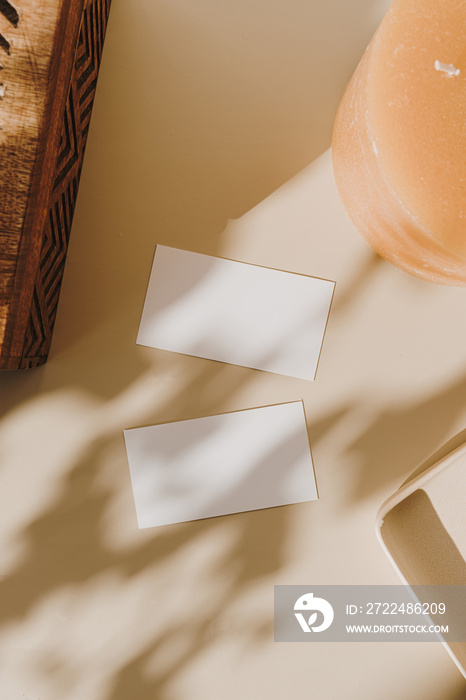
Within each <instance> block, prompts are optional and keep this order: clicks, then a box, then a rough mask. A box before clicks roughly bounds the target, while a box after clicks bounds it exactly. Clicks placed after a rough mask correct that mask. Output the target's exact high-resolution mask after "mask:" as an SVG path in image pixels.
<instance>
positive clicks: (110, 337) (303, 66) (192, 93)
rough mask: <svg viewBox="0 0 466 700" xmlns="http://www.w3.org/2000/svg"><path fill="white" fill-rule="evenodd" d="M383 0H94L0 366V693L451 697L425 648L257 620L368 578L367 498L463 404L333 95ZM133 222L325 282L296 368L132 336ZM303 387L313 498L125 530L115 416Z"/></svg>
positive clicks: (458, 350) (427, 295) (460, 333)
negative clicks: (337, 136) (375, 220)
mask: <svg viewBox="0 0 466 700" xmlns="http://www.w3.org/2000/svg"><path fill="white" fill-rule="evenodd" d="M387 4H388V3H387V2H386V1H384V2H382V1H380V2H371V1H370V0H353V2H347V0H327V1H326V2H321V3H318V2H316V1H315V0H287V1H286V2H285V1H284V0H272V1H271V0H267V1H266V0H239V1H237V2H227V1H226V0H216V1H214V0H198V2H193V1H192V0H170V2H169V1H168V0H165V1H162V0H136V1H134V2H122V1H121V0H114V3H113V7H112V10H111V16H110V23H109V28H108V36H107V43H106V47H105V51H104V56H103V63H102V69H101V74H100V79H99V85H98V90H97V98H96V103H95V111H94V115H93V119H92V125H91V131H90V137H89V142H88V151H87V155H86V160H85V165H84V170H83V175H82V181H81V188H80V193H79V197H78V203H77V209H76V215H75V221H74V226H73V232H72V237H71V245H70V250H69V256H68V261H67V267H66V272H65V279H64V285H63V291H62V296H61V301H60V305H59V311H58V319H57V323H56V329H55V335H54V340H53V344H52V350H51V353H50V359H49V362H48V363H47V364H46V365H45V366H44V367H42V368H40V369H38V370H34V371H30V372H29V373H26V374H24V373H23V374H16V373H12V374H2V375H1V376H0V407H1V422H0V469H1V472H0V473H1V492H2V507H1V509H0V537H1V552H2V556H1V564H0V566H1V572H0V577H1V581H0V591H1V608H0V610H1V617H2V621H1V622H2V626H1V628H0V689H1V692H0V697H1V698H2V699H3V698H4V699H5V700H20V699H23V698H26V699H27V700H237V699H239V698H241V699H243V698H244V699H245V700H249V699H251V700H257V699H262V698H264V699H267V700H278V699H280V700H281V699H282V698H292V699H293V700H304V699H307V698H313V699H314V698H316V699H317V700H334V699H338V700H341V698H344V699H345V700H374V699H376V700H394V699H395V698H396V700H460V699H461V698H464V697H466V684H465V682H464V680H463V679H462V677H461V675H460V673H459V671H458V670H457V669H456V667H455V666H454V664H453V663H452V661H451V660H450V658H449V657H448V655H447V653H446V651H445V650H444V649H443V648H442V647H441V645H439V644H414V643H405V644H402V643H396V644H393V643H390V644H389V643H386V644H377V643H372V644H369V643H367V644H366V643H363V644H344V643H341V644H323V643H320V644H319V643H314V644H277V643H274V642H273V609H272V605H273V586H274V584H304V585H311V584H317V583H319V584H344V583H351V584H386V583H393V584H395V583H397V582H398V579H397V577H396V574H395V573H394V571H393V570H392V568H391V565H390V563H389V562H388V560H387V559H386V557H385V555H384V553H383V552H382V550H381V549H380V547H379V545H378V543H377V541H376V538H375V534H374V522H375V515H376V512H377V510H378V507H379V505H380V504H381V503H382V501H383V500H384V499H385V498H386V497H387V496H389V495H390V494H391V493H392V492H393V491H394V490H395V489H396V488H397V487H398V485H399V484H400V483H401V482H402V481H403V480H404V479H405V478H406V477H407V476H408V475H409V474H410V473H411V472H412V471H413V470H414V469H416V468H417V467H418V466H419V465H420V464H421V463H422V462H424V461H425V460H427V459H428V458H429V457H430V456H431V455H432V454H433V453H434V452H436V451H437V450H439V449H440V448H441V447H442V445H444V444H445V443H446V442H448V441H451V445H455V444H459V443H460V442H461V441H462V439H464V434H463V435H462V434H461V433H462V431H464V430H465V428H466V401H465V392H466V354H465V340H466V331H465V318H466V290H461V289H454V288H446V287H438V286H434V285H429V284H428V283H425V282H422V281H419V280H417V279H414V278H411V277H409V276H407V275H405V274H404V273H402V272H400V271H398V270H397V269H395V268H394V267H392V266H390V265H389V264H388V263H386V262H384V261H382V260H380V259H379V258H378V257H377V256H376V255H375V254H374V253H373V252H372V251H371V250H370V249H369V248H368V247H367V246H366V244H365V243H364V242H363V241H362V239H360V237H359V236H358V234H357V233H356V232H355V231H354V229H353V227H352V226H351V224H350V222H349V220H348V219H347V217H346V214H345V213H344V211H343V209H342V207H341V205H340V202H339V200H338V197H337V194H336V191H335V187H334V183H333V179H332V170H331V162H330V152H329V150H328V149H329V145H330V133H331V126H332V121H333V117H334V114H335V110H336V107H337V104H338V101H339V97H340V96H341V93H342V90H343V88H344V85H345V84H346V81H347V80H348V78H349V77H350V75H351V73H352V71H353V69H354V67H355V65H356V64H357V61H358V59H359V57H360V55H361V54H362V52H363V49H364V47H365V45H366V43H367V42H368V40H369V39H370V37H371V35H372V33H373V30H374V28H375V27H376V26H377V24H378V22H379V21H380V18H381V17H382V15H383V13H384V11H385V9H386V7H387ZM157 243H162V244H164V245H171V246H175V247H179V248H184V249H188V250H193V251H197V252H202V253H208V254H213V255H216V254H218V255H221V256H224V257H228V258H232V259H236V260H243V261H247V262H252V263H258V264H261V265H266V266H271V267H277V268H280V269H285V270H291V271H295V272H301V273H304V274H309V275H315V276H318V277H324V278H328V279H332V280H335V281H336V291H335V297H334V302H333V306H332V310H331V315H330V319H329V324H328V329H327V333H326V337H325V340H324V346H323V352H322V356H321V361H320V365H319V368H318V372H317V377H316V381H315V382H307V381H300V380H297V379H290V378H287V377H282V376H278V375H273V374H268V373H265V372H259V371H254V370H250V369H244V368H241V367H235V366H228V365H223V364H221V363H216V362H211V361H207V360H202V359H196V358H191V357H185V356H181V355H176V354H171V353H169V352H162V351H157V350H152V349H150V348H144V347H139V346H136V344H135V338H136V333H137V328H138V324H139V318H140V314H141V310H142V304H143V300H144V295H145V290H146V285H147V281H148V276H149V271H150V267H151V262H152V256H153V253H154V248H155V245H156V244H157ZM301 398H302V399H303V400H304V403H305V409H306V414H307V419H308V426H309V437H310V441H311V445H312V453H313V458H314V462H315V470H316V475H317V480H318V486H319V491H320V500H319V501H318V502H313V503H305V504H300V505H293V506H286V507H282V508H275V509H269V510H265V511H257V512H251V513H243V514H238V515H231V516H226V517H221V518H213V519H210V520H204V521H198V522H194V523H187V524H180V525H176V526H167V527H163V528H152V529H147V530H142V531H139V530H138V529H137V523H136V514H135V509H134V503H133V498H132V492H131V484H130V477H129V470H128V464H127V460H126V454H125V449H124V443H123V434H122V431H123V429H124V428H129V427H135V426H138V425H146V424H150V423H155V422H163V421H170V420H177V419H183V418H191V417H197V416H203V415H208V414H213V413H216V412H223V411H229V410H235V409H241V408H248V407H253V406H259V405H264V404H270V403H277V402H281V401H293V400H296V399H301Z"/></svg>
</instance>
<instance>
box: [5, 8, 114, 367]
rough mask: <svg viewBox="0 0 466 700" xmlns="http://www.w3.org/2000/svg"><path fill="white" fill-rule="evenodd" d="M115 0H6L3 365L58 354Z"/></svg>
mask: <svg viewBox="0 0 466 700" xmlns="http://www.w3.org/2000/svg"><path fill="white" fill-rule="evenodd" d="M109 9H110V0H17V2H15V0H11V2H10V0H0V65H1V68H0V127H1V128H0V153H1V158H0V369H28V368H31V367H36V366H38V365H41V364H43V363H44V362H45V361H46V359H47V355H48V351H49V348H50V341H51V337H52V331H53V326H54V322H55V316H56V311H57V304H58V297H59V293H60V286H61V280H62V275H63V269H64V264H65V257H66V252H67V248H68V240H69V235H70V230H71V223H72V219H73V212H74V206H75V202H76V196H77V192H78V185H79V177H80V173H81V167H82V161H83V157H84V150H85V146H86V140H87V134H88V129H89V120H90V116H91V110H92V104H93V99H94V94H95V87H96V82H97V75H98V70H99V65H100V58H101V55H102V48H103V42H104V37H105V30H106V25H107V19H108V12H109Z"/></svg>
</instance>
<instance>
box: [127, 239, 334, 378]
mask: <svg viewBox="0 0 466 700" xmlns="http://www.w3.org/2000/svg"><path fill="white" fill-rule="evenodd" d="M334 286H335V284H334V282H331V281H329V280H323V279H318V278H315V277H307V276H305V275H299V274H294V273H290V272H282V271H280V270H273V269H270V268H266V267H260V266H258V265H250V264H246V263H239V262H234V261H232V260H225V259H222V258H216V257H212V256H209V255H202V254H200V253H191V252H188V251H184V250H178V249H175V248H168V247H166V246H161V245H158V246H157V249H156V253H155V257H154V263H153V266H152V272H151V276H150V280H149V286H148V289H147V294H146V300H145V303H144V309H143V314H142V319H141V323H140V327H139V333H138V338H137V342H138V343H139V344H140V345H149V346H151V347H155V348H160V349H162V350H171V351H173V352H179V353H183V354H187V355H195V356H197V357H205V358H208V359H211V360H219V361H221V362H227V363H230V364H236V365H243V366H245V367H252V368H254V369H262V370H266V371H269V372H276V373H278V374H285V375H288V376H292V377H299V378H301V379H314V377H315V373H316V369H317V363H318V360H319V355H320V350H321V346H322V341H323V337H324V332H325V327H326V324H327V319H328V314H329V310H330V304H331V300H332V296H333V291H334Z"/></svg>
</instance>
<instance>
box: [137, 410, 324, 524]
mask: <svg viewBox="0 0 466 700" xmlns="http://www.w3.org/2000/svg"><path fill="white" fill-rule="evenodd" d="M124 436H125V443H126V451H127V455H128V462H129V468H130V473H131V482H132V486H133V494H134V500H135V504H136V513H137V518H138V523H139V527H140V528H146V527H153V526H156V525H168V524H170V523H177V522H184V521H187V520H197V519H199V518H209V517H212V516H215V515H226V514H227V513H237V512H242V511H247V510H256V509H259V508H270V507H272V506H280V505H285V504H288V503H300V502H302V501H310V500H314V499H316V498H317V489H316V483H315V478H314V470H313V466H312V458H311V451H310V447H309V440H308V435H307V427H306V420H305V416H304V408H303V404H302V402H301V401H296V402H292V403H286V404H279V405H276V406H266V407H264V408H253V409H247V410H244V411H236V412H234V413H224V414H222V415H217V416H210V417H206V418H196V419H193V420H184V421H178V422H174V423H163V424H161V425H153V426H149V427H145V428H133V429H130V430H125V431H124Z"/></svg>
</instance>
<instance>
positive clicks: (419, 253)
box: [332, 0, 466, 285]
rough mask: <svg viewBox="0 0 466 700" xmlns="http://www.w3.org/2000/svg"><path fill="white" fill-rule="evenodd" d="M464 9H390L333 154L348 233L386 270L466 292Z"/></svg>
mask: <svg viewBox="0 0 466 700" xmlns="http://www.w3.org/2000/svg"><path fill="white" fill-rule="evenodd" d="M465 36H466V2H460V3H451V2H447V1H445V0H443V1H442V0H440V1H439V0H435V1H434V0H426V1H423V2H419V1H417V0H395V2H394V3H393V4H392V6H391V7H390V9H389V11H388V13H387V14H386V16H385V18H384V20H383V21H382V23H381V25H380V27H379V29H378V30H377V32H376V34H375V36H374V38H373V39H372V41H371V43H370V44H369V46H368V48H367V50H366V52H365V54H364V56H363V58H362V60H361V62H360V64H359V66H358V68H357V70H356V72H355V74H354V76H353V78H352V79H351V81H350V84H349V85H348V88H347V90H346V92H345V95H344V96H343V99H342V102H341V105H340V108H339V110H338V114H337V118H336V121H335V127H334V133H333V141H332V153H333V162H334V170H335V178H336V182H337V186H338V189H339V192H340V195H341V198H342V200H343V203H344V205H345V207H346V209H347V211H348V214H349V216H350V217H351V219H352V220H353V223H354V224H355V226H356V228H357V229H358V230H359V231H360V233H361V234H362V235H363V236H364V237H365V238H366V239H367V240H368V242H369V243H370V244H371V245H372V247H373V248H374V249H375V250H376V251H377V252H378V253H379V254H380V255H382V256H383V257H385V258H386V259H388V260H390V262H392V263H394V264H395V265H398V266H399V267H401V268H402V269H404V270H406V271H407V272H410V273H411V274H414V275H417V276H418V277H422V278H424V279H428V280H431V281H434V282H439V283H443V284H458V285H466V121H465V114H466V44H465Z"/></svg>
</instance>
